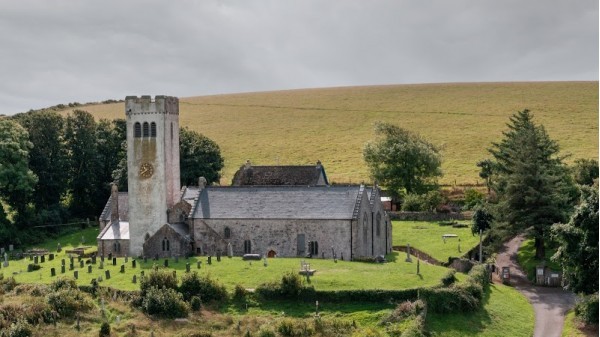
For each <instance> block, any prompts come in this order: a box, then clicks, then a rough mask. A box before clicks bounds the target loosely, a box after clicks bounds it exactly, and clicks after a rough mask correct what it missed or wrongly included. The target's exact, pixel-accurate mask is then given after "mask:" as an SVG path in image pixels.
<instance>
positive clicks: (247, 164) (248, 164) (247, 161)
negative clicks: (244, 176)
mask: <svg viewBox="0 0 600 337" xmlns="http://www.w3.org/2000/svg"><path fill="white" fill-rule="evenodd" d="M251 167H252V164H251V163H250V159H248V160H246V165H244V169H246V170H247V169H249V168H251Z"/></svg>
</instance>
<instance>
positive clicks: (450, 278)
mask: <svg viewBox="0 0 600 337" xmlns="http://www.w3.org/2000/svg"><path fill="white" fill-rule="evenodd" d="M455 274H456V271H455V270H454V269H450V270H448V272H447V273H446V275H444V277H442V284H443V285H444V287H448V286H450V285H452V284H453V283H454V282H456V276H455Z"/></svg>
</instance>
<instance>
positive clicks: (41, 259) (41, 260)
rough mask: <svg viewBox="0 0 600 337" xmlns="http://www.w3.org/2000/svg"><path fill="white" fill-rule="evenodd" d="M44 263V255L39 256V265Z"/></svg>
mask: <svg viewBox="0 0 600 337" xmlns="http://www.w3.org/2000/svg"><path fill="white" fill-rule="evenodd" d="M44 262H46V255H42V256H40V263H44Z"/></svg>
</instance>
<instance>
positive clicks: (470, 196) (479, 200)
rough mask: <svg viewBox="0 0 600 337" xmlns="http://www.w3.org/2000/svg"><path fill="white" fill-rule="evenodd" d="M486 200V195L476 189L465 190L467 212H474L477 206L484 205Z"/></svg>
mask: <svg viewBox="0 0 600 337" xmlns="http://www.w3.org/2000/svg"><path fill="white" fill-rule="evenodd" d="M484 200H485V195H484V194H483V193H482V192H479V191H478V190H476V189H474V188H467V189H466V190H465V205H464V207H463V208H464V209H465V210H472V209H473V208H475V206H477V205H480V204H483V201H484Z"/></svg>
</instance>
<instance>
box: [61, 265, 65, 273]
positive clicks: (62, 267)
mask: <svg viewBox="0 0 600 337" xmlns="http://www.w3.org/2000/svg"><path fill="white" fill-rule="evenodd" d="M60 273H61V274H64V273H65V266H64V265H62V266H60Z"/></svg>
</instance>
